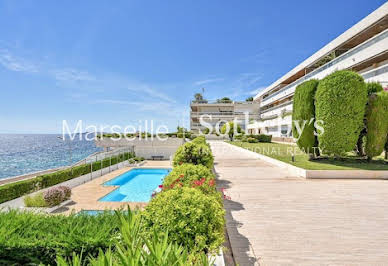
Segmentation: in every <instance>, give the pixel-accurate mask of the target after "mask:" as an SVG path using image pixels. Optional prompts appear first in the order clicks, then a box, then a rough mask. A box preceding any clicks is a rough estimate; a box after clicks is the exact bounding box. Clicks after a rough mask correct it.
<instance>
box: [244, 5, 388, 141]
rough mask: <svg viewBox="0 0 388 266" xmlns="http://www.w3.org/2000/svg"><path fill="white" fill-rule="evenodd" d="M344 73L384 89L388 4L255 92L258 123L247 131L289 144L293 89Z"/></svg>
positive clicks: (386, 82)
mask: <svg viewBox="0 0 388 266" xmlns="http://www.w3.org/2000/svg"><path fill="white" fill-rule="evenodd" d="M344 69H347V70H353V71H356V72H358V73H359V74H360V75H361V76H363V77H364V79H365V81H367V82H368V81H377V82H379V83H381V84H382V85H383V87H387V86H388V2H387V3H385V4H384V5H382V6H381V7H380V8H378V9H377V10H375V11H374V12H372V13H371V14H369V15H368V16H367V17H365V18H364V19H363V20H361V21H360V22H358V23H357V24H356V25H354V26H353V27H351V28H350V29H348V30H347V31H346V32H344V33H343V34H341V35H340V36H338V37H337V38H336V39H334V40H333V41H332V42H330V43H328V44H327V45H326V46H324V47H323V48H322V49H320V50H319V51H317V52H316V53H315V54H313V55H312V56H310V57H309V58H307V59H306V60H305V61H303V62H302V63H301V64H299V65H298V66H296V67H295V68H294V69H292V70H291V71H290V72H288V73H287V74H285V75H284V76H283V77H281V78H279V79H278V80H277V81H275V82H274V83H272V84H271V85H270V86H268V87H267V88H265V89H264V90H262V91H261V92H259V93H258V94H257V95H256V96H255V97H254V101H255V102H257V103H259V104H260V109H259V110H260V114H259V119H258V120H257V121H255V122H252V123H250V124H249V125H248V127H247V131H248V132H249V133H253V134H257V133H263V134H270V135H272V136H273V137H275V139H276V138H282V139H283V140H291V139H292V132H291V123H292V104H293V95H294V92H295V88H296V87H297V86H298V85H299V84H301V83H302V82H304V81H306V80H309V79H322V78H324V77H325V76H327V75H329V74H330V73H333V72H334V71H336V70H344ZM355 97H357V95H355Z"/></svg>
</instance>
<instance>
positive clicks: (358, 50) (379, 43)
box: [261, 30, 388, 107]
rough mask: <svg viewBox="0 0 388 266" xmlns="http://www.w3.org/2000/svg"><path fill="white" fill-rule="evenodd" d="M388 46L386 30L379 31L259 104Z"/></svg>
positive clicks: (343, 67)
mask: <svg viewBox="0 0 388 266" xmlns="http://www.w3.org/2000/svg"><path fill="white" fill-rule="evenodd" d="M387 46H388V30H385V31H383V32H381V33H380V34H378V35H376V36H374V37H373V38H371V39H369V40H367V41H365V42H364V43H362V44H360V45H358V46H356V47H354V48H353V49H351V50H349V51H347V52H345V53H343V54H342V55H340V56H338V57H336V58H334V59H333V60H331V61H330V62H328V63H326V64H325V65H323V66H321V67H319V68H317V69H315V70H313V71H311V72H310V73H308V74H306V75H304V76H303V77H301V78H299V79H297V80H296V81H294V82H292V83H290V84H288V85H286V86H284V87H283V88H281V89H280V90H279V91H277V92H275V93H273V94H271V95H269V96H268V97H266V98H265V99H263V100H262V102H261V106H262V107H264V106H266V105H268V104H271V103H272V102H273V101H276V100H278V99H280V98H283V97H285V96H287V95H291V94H292V93H294V91H295V88H296V86H298V85H299V84H300V83H302V82H304V81H306V80H309V79H312V78H317V79H321V78H324V77H325V76H327V75H328V74H330V73H332V72H333V71H335V70H340V69H351V68H352V67H353V66H355V65H358V64H360V63H361V62H363V61H366V60H368V59H369V58H370V57H371V55H379V54H382V53H384V52H385V51H386V47H387Z"/></svg>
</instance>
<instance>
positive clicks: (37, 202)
mask: <svg viewBox="0 0 388 266" xmlns="http://www.w3.org/2000/svg"><path fill="white" fill-rule="evenodd" d="M23 201H24V205H25V206H26V207H47V206H48V205H47V203H46V201H45V200H44V197H43V193H42V192H39V193H36V194H35V195H31V196H25V197H24V199H23Z"/></svg>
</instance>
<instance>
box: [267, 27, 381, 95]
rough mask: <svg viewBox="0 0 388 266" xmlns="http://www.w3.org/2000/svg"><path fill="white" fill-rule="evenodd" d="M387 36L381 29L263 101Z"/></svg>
mask: <svg viewBox="0 0 388 266" xmlns="http://www.w3.org/2000/svg"><path fill="white" fill-rule="evenodd" d="M387 37H388V30H385V31H383V32H382V33H380V34H378V35H376V36H375V37H373V38H371V39H369V40H367V41H365V42H364V43H362V44H360V45H358V46H356V47H354V48H353V49H350V50H349V51H347V52H346V53H343V54H342V55H340V56H338V57H336V58H334V59H333V60H331V61H330V62H328V63H326V64H324V65H323V66H321V67H319V68H317V69H314V70H313V71H311V72H310V73H308V74H306V75H304V76H303V77H301V78H299V79H297V80H296V81H294V82H292V83H290V84H288V85H286V86H284V87H283V88H281V89H280V90H278V91H277V92H275V93H273V94H271V95H269V96H267V97H266V98H265V99H263V101H267V100H269V99H271V98H272V97H275V96H276V95H278V94H279V93H281V92H284V91H285V90H287V89H289V88H291V87H293V86H296V85H299V84H300V83H302V82H303V81H305V80H307V79H309V78H311V77H312V76H314V75H317V74H318V73H320V72H322V71H323V70H326V69H328V68H329V67H331V66H333V65H335V64H338V63H339V62H341V61H343V60H345V59H347V58H349V57H350V56H352V55H354V54H355V53H357V52H359V51H361V50H363V49H365V48H367V47H369V46H371V45H372V44H375V43H376V42H378V41H381V40H382V39H384V38H387Z"/></svg>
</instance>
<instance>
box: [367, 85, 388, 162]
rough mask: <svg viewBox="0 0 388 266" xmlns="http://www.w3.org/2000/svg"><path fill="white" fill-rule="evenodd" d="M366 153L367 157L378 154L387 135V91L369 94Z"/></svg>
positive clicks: (370, 157) (382, 148) (381, 150)
mask: <svg viewBox="0 0 388 266" xmlns="http://www.w3.org/2000/svg"><path fill="white" fill-rule="evenodd" d="M366 127H367V134H366V147H365V151H366V155H367V156H368V158H369V159H372V157H374V156H378V155H380V154H381V153H382V152H383V150H384V146H385V143H386V141H387V136H388V92H386V91H380V92H378V93H376V94H372V95H371V96H369V102H368V108H367V112H366Z"/></svg>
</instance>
